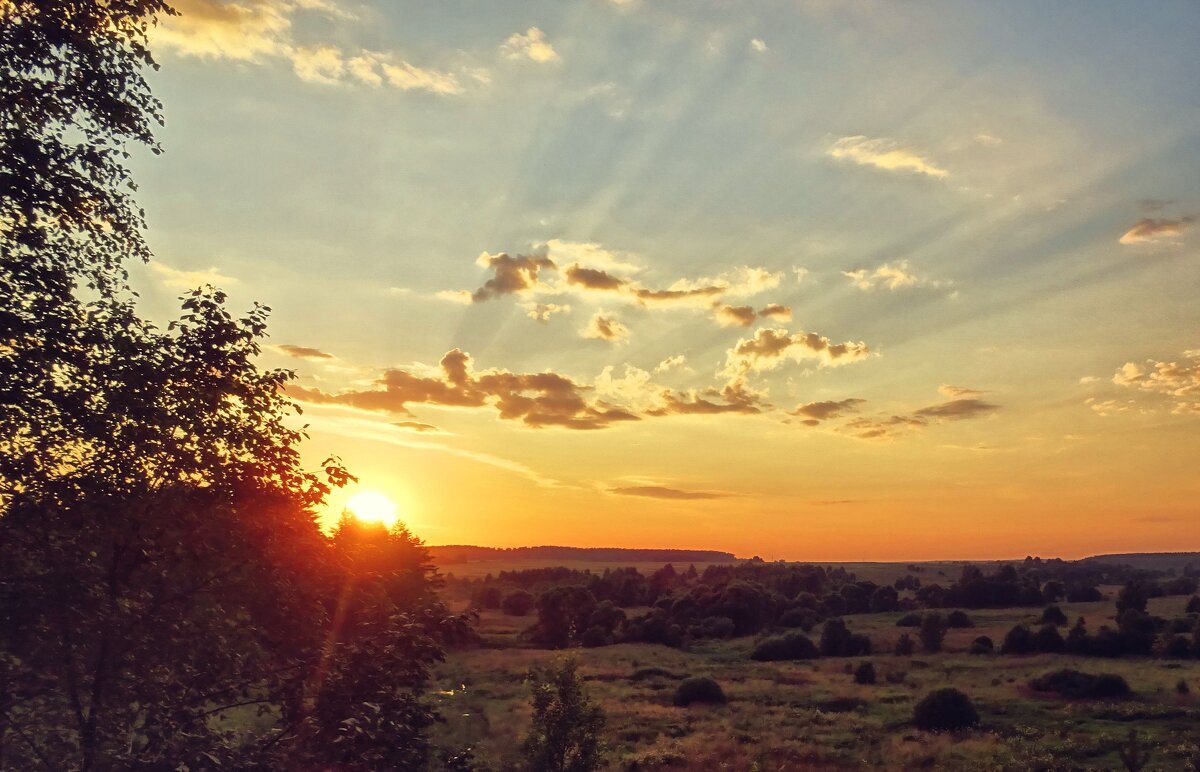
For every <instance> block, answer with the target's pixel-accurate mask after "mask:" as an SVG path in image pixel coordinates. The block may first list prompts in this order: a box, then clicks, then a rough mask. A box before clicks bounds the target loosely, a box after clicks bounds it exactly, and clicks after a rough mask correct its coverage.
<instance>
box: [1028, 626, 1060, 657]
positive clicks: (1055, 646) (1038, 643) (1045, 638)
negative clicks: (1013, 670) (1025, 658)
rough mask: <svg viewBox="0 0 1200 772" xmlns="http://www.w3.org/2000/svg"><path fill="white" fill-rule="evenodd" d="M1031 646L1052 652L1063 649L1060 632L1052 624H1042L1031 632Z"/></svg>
mask: <svg viewBox="0 0 1200 772" xmlns="http://www.w3.org/2000/svg"><path fill="white" fill-rule="evenodd" d="M1033 646H1034V648H1035V649H1037V650H1038V651H1044V652H1047V653H1050V654H1054V653H1057V652H1060V651H1062V650H1063V637H1062V633H1060V632H1059V631H1058V628H1057V627H1055V626H1054V625H1042V626H1041V627H1040V628H1038V631H1037V632H1036V633H1034V634H1033Z"/></svg>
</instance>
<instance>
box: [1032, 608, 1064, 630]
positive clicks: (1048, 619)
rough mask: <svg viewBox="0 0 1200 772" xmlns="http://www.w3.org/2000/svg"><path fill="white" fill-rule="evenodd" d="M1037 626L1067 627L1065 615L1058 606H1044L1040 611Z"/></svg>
mask: <svg viewBox="0 0 1200 772" xmlns="http://www.w3.org/2000/svg"><path fill="white" fill-rule="evenodd" d="M1038 624H1039V625H1057V626H1059V627H1066V626H1067V615H1066V614H1064V613H1063V610H1062V609H1060V608H1059V607H1058V606H1046V608H1045V609H1044V610H1043V611H1042V616H1041V617H1039V618H1038Z"/></svg>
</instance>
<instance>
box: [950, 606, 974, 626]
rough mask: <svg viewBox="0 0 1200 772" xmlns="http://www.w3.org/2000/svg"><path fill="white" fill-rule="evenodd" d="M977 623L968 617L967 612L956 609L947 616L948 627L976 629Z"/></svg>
mask: <svg viewBox="0 0 1200 772" xmlns="http://www.w3.org/2000/svg"><path fill="white" fill-rule="evenodd" d="M974 626H975V622H974V621H972V620H971V617H970V616H968V615H967V612H965V611H961V610H958V609H955V610H954V611H951V612H950V613H949V614H948V615H947V616H946V627H952V628H956V629H961V628H964V627H974Z"/></svg>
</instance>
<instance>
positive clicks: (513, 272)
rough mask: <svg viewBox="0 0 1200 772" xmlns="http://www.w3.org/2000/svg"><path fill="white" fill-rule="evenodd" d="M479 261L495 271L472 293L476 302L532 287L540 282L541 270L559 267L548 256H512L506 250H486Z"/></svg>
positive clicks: (472, 297)
mask: <svg viewBox="0 0 1200 772" xmlns="http://www.w3.org/2000/svg"><path fill="white" fill-rule="evenodd" d="M478 262H479V264H480V265H483V266H485V267H487V268H491V269H492V270H493V271H494V272H495V273H494V275H493V276H492V278H490V279H488V280H487V281H486V282H484V284H483V286H482V287H480V288H479V289H477V290H475V292H473V293H472V294H471V300H472V301H473V302H475V303H482V302H483V301H485V300H489V299H491V298H495V297H499V296H501V295H512V294H513V293H516V292H521V291H522V290H527V289H532V288H534V287H536V286H537V284H538V273H539V272H540V271H543V270H547V271H553V270H556V269H557V267H558V266H556V265H555V264H554V261H553V260H551V259H550V258H548V257H538V256H536V255H517V256H516V257H512V256H511V255H509V254H507V253H505V252H501V253H500V254H498V255H489V254H488V253H486V252H485V253H483V254H482V255H480V257H479V261H478Z"/></svg>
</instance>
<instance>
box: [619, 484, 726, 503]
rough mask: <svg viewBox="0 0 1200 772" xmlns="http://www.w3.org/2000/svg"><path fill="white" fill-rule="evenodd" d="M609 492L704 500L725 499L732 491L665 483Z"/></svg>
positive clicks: (620, 488) (634, 486)
mask: <svg viewBox="0 0 1200 772" xmlns="http://www.w3.org/2000/svg"><path fill="white" fill-rule="evenodd" d="M608 492H609V493H615V494H617V495H619V496H640V497H642V498H650V499H675V500H679V501H702V500H705V499H724V498H729V497H730V496H732V495H733V494H732V493H722V492H720V491H692V490H682V489H680V488H668V487H666V486H663V485H631V486H626V487H617V488H609V489H608Z"/></svg>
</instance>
